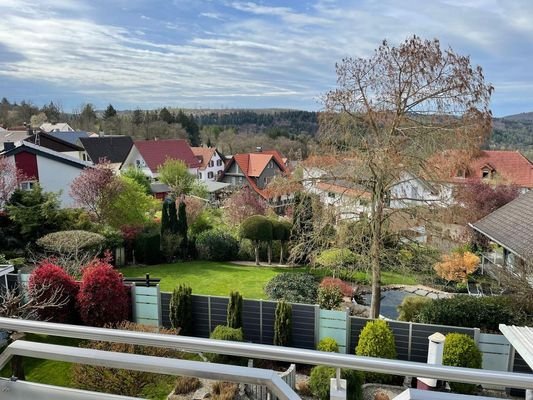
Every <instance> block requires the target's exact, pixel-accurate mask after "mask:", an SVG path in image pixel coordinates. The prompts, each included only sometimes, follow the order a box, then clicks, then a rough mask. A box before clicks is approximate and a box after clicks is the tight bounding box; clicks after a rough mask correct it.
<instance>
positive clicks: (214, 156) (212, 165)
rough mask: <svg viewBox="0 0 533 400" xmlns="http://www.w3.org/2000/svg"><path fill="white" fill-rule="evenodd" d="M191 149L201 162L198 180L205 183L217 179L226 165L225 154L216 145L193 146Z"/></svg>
mask: <svg viewBox="0 0 533 400" xmlns="http://www.w3.org/2000/svg"><path fill="white" fill-rule="evenodd" d="M191 150H192V152H193V153H194V156H195V157H196V158H197V159H198V161H199V163H200V166H199V167H198V174H197V178H198V180H199V181H201V182H204V183H207V182H212V181H217V180H218V179H219V178H220V177H221V175H222V173H223V172H224V168H225V167H226V165H225V158H224V156H223V155H222V154H221V153H220V152H219V151H218V150H217V149H216V148H214V147H191Z"/></svg>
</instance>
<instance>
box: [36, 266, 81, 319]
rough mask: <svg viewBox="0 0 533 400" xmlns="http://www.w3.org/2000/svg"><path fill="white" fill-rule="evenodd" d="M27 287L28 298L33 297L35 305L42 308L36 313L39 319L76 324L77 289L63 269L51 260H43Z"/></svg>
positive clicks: (74, 282) (73, 281) (76, 285)
mask: <svg viewBox="0 0 533 400" xmlns="http://www.w3.org/2000/svg"><path fill="white" fill-rule="evenodd" d="M28 285H29V293H30V296H32V297H34V299H33V300H34V301H35V303H36V304H39V305H42V306H43V308H40V309H39V311H38V316H39V319H41V320H44V321H51V322H64V323H73V322H76V320H77V318H76V317H77V315H76V295H77V294H78V289H79V287H78V283H77V282H76V281H75V280H74V279H73V278H72V277H71V276H70V275H68V274H67V273H66V272H65V270H64V269H63V268H61V267H60V266H58V265H55V264H54V263H53V262H52V261H51V260H45V261H43V262H42V263H41V264H40V265H39V266H38V267H37V268H36V269H34V270H33V272H32V274H31V275H30V280H29V283H28Z"/></svg>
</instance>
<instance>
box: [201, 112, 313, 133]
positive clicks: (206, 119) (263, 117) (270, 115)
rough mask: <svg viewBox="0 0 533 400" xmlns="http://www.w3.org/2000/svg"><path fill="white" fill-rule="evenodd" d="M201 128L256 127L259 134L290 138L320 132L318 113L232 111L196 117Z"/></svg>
mask: <svg viewBox="0 0 533 400" xmlns="http://www.w3.org/2000/svg"><path fill="white" fill-rule="evenodd" d="M195 118H196V119H197V121H198V124H199V125H200V126H212V125H216V126H220V127H223V128H231V127H234V128H237V130H239V131H240V130H241V129H239V127H243V126H244V127H247V129H250V128H251V127H252V128H253V127H255V129H256V130H257V131H258V132H265V131H266V132H267V133H268V131H274V132H279V134H280V135H283V136H289V135H297V134H300V133H304V134H307V135H311V136H314V135H315V134H316V132H317V131H318V113H316V112H310V111H292V110H287V111H275V112H264V111H252V110H246V111H232V112H229V113H228V112H212V113H209V114H203V115H202V114H200V115H195Z"/></svg>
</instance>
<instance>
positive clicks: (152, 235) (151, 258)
mask: <svg viewBox="0 0 533 400" xmlns="http://www.w3.org/2000/svg"><path fill="white" fill-rule="evenodd" d="M160 248H161V235H160V233H159V232H158V231H156V230H152V231H148V232H142V233H140V234H139V235H137V237H136V238H135V261H136V262H138V263H142V264H148V265H153V264H158V263H159V262H160V260H161V251H160Z"/></svg>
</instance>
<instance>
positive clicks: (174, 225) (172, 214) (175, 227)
mask: <svg viewBox="0 0 533 400" xmlns="http://www.w3.org/2000/svg"><path fill="white" fill-rule="evenodd" d="M168 215H169V221H170V232H171V233H174V234H179V233H180V231H179V222H178V211H177V209H176V200H174V199H172V200H171V201H170V204H169V205H168Z"/></svg>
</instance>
